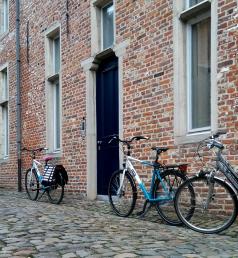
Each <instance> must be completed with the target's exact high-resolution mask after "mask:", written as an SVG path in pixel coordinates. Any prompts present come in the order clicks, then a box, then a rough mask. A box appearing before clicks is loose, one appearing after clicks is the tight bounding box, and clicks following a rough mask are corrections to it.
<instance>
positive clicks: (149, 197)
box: [118, 156, 173, 202]
mask: <svg viewBox="0 0 238 258" xmlns="http://www.w3.org/2000/svg"><path fill="white" fill-rule="evenodd" d="M131 161H135V162H139V163H140V164H142V165H145V166H150V167H153V168H154V169H153V175H152V179H151V185H150V191H147V189H146V187H145V184H144V183H143V181H142V180H141V179H140V177H139V175H138V173H137V172H136V169H135V168H134V166H133V164H132V162H131ZM126 171H129V173H130V174H131V175H132V176H133V177H134V178H135V180H136V181H137V183H138V185H139V187H140V189H141V191H142V192H143V194H144V196H145V198H146V200H148V201H149V202H159V201H169V200H172V199H173V196H171V194H170V192H169V191H168V189H167V187H166V185H165V183H164V182H163V181H162V180H161V176H160V170H159V169H156V168H155V166H154V164H153V163H151V162H148V161H142V160H139V159H136V158H133V157H131V156H126V163H125V168H124V169H123V174H122V180H121V182H120V186H119V189H118V193H120V191H121V188H122V185H123V181H124V176H125V173H126ZM156 177H157V178H158V179H159V180H160V182H161V185H162V188H163V190H164V193H165V194H164V195H162V196H158V197H157V198H153V186H154V184H155V180H156Z"/></svg>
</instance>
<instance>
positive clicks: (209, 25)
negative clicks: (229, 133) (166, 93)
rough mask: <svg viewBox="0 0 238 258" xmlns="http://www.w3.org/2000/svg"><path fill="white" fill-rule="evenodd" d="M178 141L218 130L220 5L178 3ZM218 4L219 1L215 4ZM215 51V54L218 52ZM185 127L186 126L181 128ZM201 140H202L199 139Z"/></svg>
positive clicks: (205, 1) (189, 0)
mask: <svg viewBox="0 0 238 258" xmlns="http://www.w3.org/2000/svg"><path fill="white" fill-rule="evenodd" d="M175 2H176V9H177V11H178V13H179V15H178V16H179V19H177V23H176V24H175V29H174V33H175V39H176V42H175V53H174V57H175V64H176V65H175V75H174V76H175V82H174V83H175V128H174V130H175V138H176V137H177V140H178V139H179V140H178V142H181V143H186V142H189V141H190V140H189V138H190V139H191V138H192V137H193V138H194V139H196V137H194V135H196V134H197V135H200V136H201V135H202V136H201V137H204V134H206V133H209V132H210V131H211V130H213V129H215V127H216V115H217V114H216V111H215V109H216V99H215V98H216V90H215V88H216V86H215V82H216V80H215V77H214V80H212V74H215V61H216V60H215V58H216V57H215V56H216V48H215V47H214V48H213V51H212V48H211V46H212V45H216V39H215V38H216V27H217V26H216V24H215V22H216V17H215V15H214V14H215V13H214V11H213V10H214V9H215V10H216V6H215V4H216V3H213V4H211V2H210V1H208V0H203V1H199V0H186V1H175ZM214 2H215V1H214ZM212 35H213V37H212ZM214 51H215V52H214ZM181 123H182V124H181ZM197 138H198V139H199V137H197Z"/></svg>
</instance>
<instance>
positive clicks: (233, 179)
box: [217, 150, 238, 192]
mask: <svg viewBox="0 0 238 258" xmlns="http://www.w3.org/2000/svg"><path fill="white" fill-rule="evenodd" d="M217 157H218V160H217V170H220V171H221V172H222V173H223V174H224V175H225V176H226V178H227V179H228V180H229V182H230V183H231V185H232V186H233V187H234V188H235V190H236V192H238V175H237V174H236V172H235V171H234V169H233V168H232V166H231V165H230V164H229V162H228V161H227V160H226V159H225V158H224V157H223V156H222V152H221V150H219V151H218V153H217Z"/></svg>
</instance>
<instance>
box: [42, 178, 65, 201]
mask: <svg viewBox="0 0 238 258" xmlns="http://www.w3.org/2000/svg"><path fill="white" fill-rule="evenodd" d="M58 180H60V182H57V181H56V180H55V181H53V182H52V183H51V185H50V186H48V188H47V189H46V193H47V195H48V199H49V201H50V202H51V203H53V204H60V203H61V201H62V200H63V197H64V185H65V182H64V179H63V177H62V175H61V174H59V179H58Z"/></svg>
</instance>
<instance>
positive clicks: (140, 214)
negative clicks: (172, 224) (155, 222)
mask: <svg viewBox="0 0 238 258" xmlns="http://www.w3.org/2000/svg"><path fill="white" fill-rule="evenodd" d="M148 203H149V205H148V206H147V204H148ZM152 206H153V203H151V202H149V201H148V200H146V201H145V203H144V206H143V210H142V211H140V212H138V213H137V215H138V216H139V217H140V218H144V217H145V215H146V213H147V212H148V211H149V210H150V208H151V207H152Z"/></svg>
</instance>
